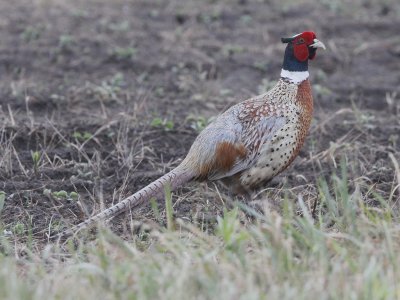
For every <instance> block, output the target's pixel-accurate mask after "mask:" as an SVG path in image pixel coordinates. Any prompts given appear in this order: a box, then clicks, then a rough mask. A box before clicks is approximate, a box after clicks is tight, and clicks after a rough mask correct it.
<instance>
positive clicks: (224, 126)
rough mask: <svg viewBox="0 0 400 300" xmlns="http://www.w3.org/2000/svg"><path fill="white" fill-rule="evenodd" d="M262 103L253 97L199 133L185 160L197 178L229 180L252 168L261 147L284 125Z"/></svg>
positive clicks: (284, 120)
mask: <svg viewBox="0 0 400 300" xmlns="http://www.w3.org/2000/svg"><path fill="white" fill-rule="evenodd" d="M259 98H260V99H259ZM255 100H256V101H255ZM262 100H263V101H262ZM265 100H266V99H265V98H264V99H262V98H261V97H257V98H255V99H254V98H253V99H250V100H248V101H245V102H243V103H240V104H237V105H235V106H233V107H231V108H230V109H228V110H227V111H226V112H225V113H223V114H222V115H220V116H219V117H218V118H217V119H216V120H215V121H214V122H213V123H211V124H210V125H209V126H207V127H206V128H205V129H204V130H203V131H202V132H201V133H200V135H199V136H198V137H197V139H196V140H195V141H194V143H193V145H192V147H191V149H190V151H189V153H188V156H187V157H186V159H185V163H187V164H190V168H191V169H193V170H197V172H198V178H203V179H209V180H217V179H221V178H224V177H230V176H232V175H234V174H237V173H239V172H241V171H243V170H246V169H248V168H250V167H252V166H253V165H254V164H255V162H256V159H257V156H258V154H259V153H260V149H261V147H262V146H263V145H264V143H265V142H266V141H268V140H270V139H271V138H272V137H273V136H274V134H275V133H276V131H278V130H279V129H280V128H282V127H283V126H284V124H285V122H286V119H285V118H284V117H281V116H277V115H276V114H275V112H274V111H273V110H271V109H269V108H268V107H266V105H265Z"/></svg>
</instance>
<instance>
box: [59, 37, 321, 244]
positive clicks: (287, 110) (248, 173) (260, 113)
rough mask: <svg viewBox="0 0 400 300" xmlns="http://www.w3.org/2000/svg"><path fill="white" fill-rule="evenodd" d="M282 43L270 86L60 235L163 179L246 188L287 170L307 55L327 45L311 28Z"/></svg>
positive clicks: (302, 106)
mask: <svg viewBox="0 0 400 300" xmlns="http://www.w3.org/2000/svg"><path fill="white" fill-rule="evenodd" d="M282 42H283V43H287V46H286V50H285V56H284V59H283V65H282V71H281V78H280V79H279V81H278V82H277V84H276V85H275V86H274V87H273V88H272V89H271V90H270V91H268V92H267V93H265V94H263V95H259V96H257V97H254V98H251V99H248V100H245V101H243V102H240V103H238V104H236V105H234V106H232V107H231V108H229V109H228V110H227V111H225V112H224V113H223V114H221V115H220V116H219V117H218V118H217V119H216V120H215V121H214V122H212V123H211V124H210V125H208V126H207V127H206V128H205V129H204V130H203V131H202V132H201V133H200V134H199V136H198V137H197V138H196V140H195V141H194V143H193V145H192V147H191V148H190V150H189V153H188V154H187V156H186V158H185V159H184V160H183V161H182V163H181V164H180V165H179V166H177V167H176V168H175V169H173V170H172V171H170V172H169V173H167V174H165V175H164V176H162V177H161V178H159V179H157V180H156V181H154V182H152V183H151V184H149V185H148V186H146V187H145V188H143V189H141V190H140V191H138V192H136V193H135V194H133V195H131V196H129V197H128V198H126V199H124V200H123V201H121V202H119V203H118V204H116V205H114V206H112V207H110V208H108V209H106V210H104V211H102V212H100V213H99V214H97V215H95V216H93V217H91V218H89V219H88V220H86V221H84V222H82V223H80V224H78V225H76V226H75V227H73V228H71V229H69V230H67V231H65V232H62V233H61V234H60V235H59V236H68V235H70V234H72V233H74V232H76V231H78V230H80V229H83V228H86V227H88V226H90V225H92V224H94V223H96V222H98V221H100V220H103V219H108V218H111V217H114V216H116V215H117V214H119V213H121V212H123V211H125V210H127V209H128V208H134V207H135V206H138V205H140V204H141V203H143V202H145V201H147V200H149V199H150V198H153V197H160V196H162V195H163V192H164V186H165V185H166V184H169V185H170V187H171V189H172V190H173V189H176V188H177V187H179V186H182V185H183V184H184V183H186V182H188V181H191V180H219V179H228V180H229V182H230V183H231V184H232V185H234V186H235V187H236V188H239V189H240V188H242V189H244V190H248V189H253V188H255V187H258V186H260V185H262V184H265V183H266V182H268V181H269V180H270V179H272V178H273V177H274V176H275V175H277V174H278V173H280V172H282V171H283V170H284V169H286V167H287V166H288V165H289V164H290V163H291V162H292V161H293V160H294V159H295V157H296V156H297V154H298V153H299V151H300V148H301V147H302V145H303V143H304V139H305V137H306V135H307V132H308V129H309V127H310V123H311V118H312V112H313V99H312V94H311V86H310V82H309V81H308V77H309V73H308V60H310V59H313V58H314V57H315V55H316V51H317V48H323V49H325V46H324V44H323V43H322V42H321V41H319V40H317V38H316V35H315V33H314V32H311V31H307V32H303V33H301V34H298V35H295V36H293V37H290V38H282Z"/></svg>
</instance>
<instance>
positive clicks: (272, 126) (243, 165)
mask: <svg viewBox="0 0 400 300" xmlns="http://www.w3.org/2000/svg"><path fill="white" fill-rule="evenodd" d="M285 123H286V119H285V118H284V117H280V116H279V117H278V116H266V117H261V118H260V119H259V120H258V121H257V122H255V121H254V120H253V121H249V123H248V125H247V126H242V128H241V131H240V133H239V134H238V135H236V137H235V141H234V142H235V143H242V144H243V145H245V147H246V150H247V151H248V154H247V155H246V157H245V158H243V159H238V160H237V161H236V162H235V164H234V165H233V167H232V169H231V170H230V171H228V172H224V173H215V174H211V175H210V176H209V180H218V179H222V178H224V177H230V176H232V175H234V174H237V173H239V172H241V171H244V170H246V169H248V168H250V167H252V166H253V165H254V164H255V161H256V157H257V155H259V152H258V151H259V149H260V148H261V147H262V145H263V144H264V143H265V142H266V141H268V140H270V139H272V137H273V136H274V135H275V133H276V132H277V131H278V130H279V129H280V128H282V127H283V126H284V125H285ZM257 145H258V147H257Z"/></svg>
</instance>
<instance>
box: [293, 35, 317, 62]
mask: <svg viewBox="0 0 400 300" xmlns="http://www.w3.org/2000/svg"><path fill="white" fill-rule="evenodd" d="M315 38H316V35H315V33H314V32H312V31H305V32H303V33H302V34H300V35H298V36H297V37H296V38H295V39H294V41H293V45H294V47H293V48H294V56H295V57H296V59H297V60H299V61H301V62H303V61H306V60H307V59H314V58H315V55H316V52H314V53H310V51H309V49H308V46H309V45H311V44H312V43H313V42H314V39H315Z"/></svg>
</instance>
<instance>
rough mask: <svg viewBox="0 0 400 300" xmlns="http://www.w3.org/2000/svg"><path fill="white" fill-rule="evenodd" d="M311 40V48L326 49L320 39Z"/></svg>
mask: <svg viewBox="0 0 400 300" xmlns="http://www.w3.org/2000/svg"><path fill="white" fill-rule="evenodd" d="M313 42H314V44H311V45H310V47H313V48H322V49H324V50H326V47H325V45H324V43H323V42H321V41H320V40H317V39H314V41H313Z"/></svg>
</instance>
